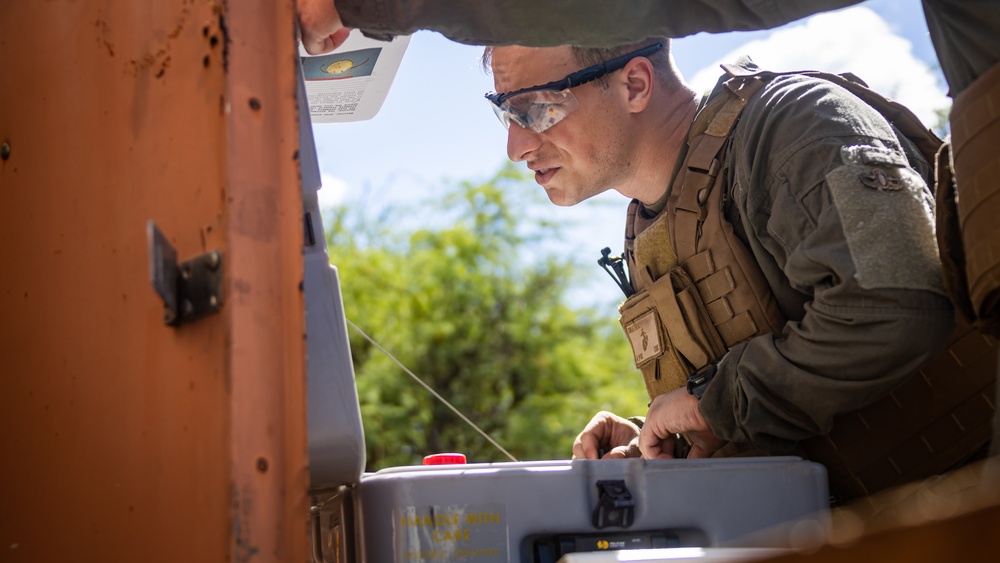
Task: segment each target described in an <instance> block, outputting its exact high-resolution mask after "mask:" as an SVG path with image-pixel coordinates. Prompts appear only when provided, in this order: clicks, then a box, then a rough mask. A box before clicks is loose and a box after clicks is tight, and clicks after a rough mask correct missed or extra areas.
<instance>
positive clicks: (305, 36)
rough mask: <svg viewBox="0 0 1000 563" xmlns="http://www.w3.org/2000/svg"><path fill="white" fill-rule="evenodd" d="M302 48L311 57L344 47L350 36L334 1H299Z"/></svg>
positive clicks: (349, 31)
mask: <svg viewBox="0 0 1000 563" xmlns="http://www.w3.org/2000/svg"><path fill="white" fill-rule="evenodd" d="M298 4H299V25H300V27H301V28H302V46H303V47H305V50H306V52H307V53H309V54H310V55H321V54H323V53H329V52H330V51H332V50H334V49H336V48H337V47H340V46H341V45H343V43H344V41H346V40H347V36H348V35H350V33H351V30H350V28H347V27H344V24H343V22H341V21H340V14H339V13H338V12H337V7H336V6H335V5H334V0H298Z"/></svg>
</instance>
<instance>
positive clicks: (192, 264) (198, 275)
mask: <svg viewBox="0 0 1000 563" xmlns="http://www.w3.org/2000/svg"><path fill="white" fill-rule="evenodd" d="M146 236H147V238H148V242H149V276H150V281H151V282H152V284H153V289H155V290H156V293H158V294H160V297H161V298H162V299H163V322H164V323H165V324H168V325H171V326H179V325H181V324H184V323H186V322H188V321H192V320H194V319H197V318H198V317H201V316H203V315H207V314H209V313H212V312H214V311H218V310H219V307H221V306H222V251H221V250H218V249H216V250H212V251H211V252H206V253H205V254H201V255H199V256H195V257H194V258H192V259H190V260H185V261H184V262H181V263H180V264H178V263H177V251H176V250H175V249H174V246H173V245H172V244H170V241H169V240H167V237H166V236H164V235H163V232H161V231H160V229H159V228H158V227H157V226H156V223H154V222H153V221H152V220H150V221H149V223H147V224H146Z"/></svg>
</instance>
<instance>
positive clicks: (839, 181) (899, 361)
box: [700, 76, 954, 453]
mask: <svg viewBox="0 0 1000 563" xmlns="http://www.w3.org/2000/svg"><path fill="white" fill-rule="evenodd" d="M729 174H730V178H731V181H732V182H733V187H732V193H733V203H734V207H735V208H736V209H738V217H737V219H736V221H735V222H736V227H737V230H738V231H742V233H743V235H744V239H745V240H746V241H747V242H748V245H749V247H750V249H751V250H752V252H753V253H754V255H755V257H756V258H757V260H758V261H759V262H760V264H761V267H762V269H763V271H764V273H765V276H766V277H767V279H768V282H769V283H770V285H771V286H772V289H773V291H774V293H775V295H776V297H777V298H778V302H779V304H780V306H781V308H782V310H783V312H784V313H785V315H786V318H788V319H790V320H789V322H788V323H787V325H786V326H785V328H784V330H783V332H782V334H780V335H779V334H774V335H766V336H761V337H757V338H754V339H752V340H750V341H748V342H745V343H743V344H740V345H738V346H736V347H734V348H733V349H731V350H730V351H729V353H728V354H727V355H726V356H725V357H724V358H723V360H722V361H721V362H720V364H719V369H718V373H717V375H716V378H715V379H714V380H713V382H712V384H711V385H709V387H708V389H707V390H706V393H705V395H704V397H703V398H702V401H701V403H700V410H701V412H702V414H703V415H704V417H705V419H706V421H707V422H708V423H709V425H710V426H711V428H712V429H713V431H714V432H715V433H716V434H717V435H718V436H719V437H720V438H724V439H727V440H730V441H738V442H752V443H753V444H754V445H756V446H757V447H759V448H762V449H764V450H766V451H769V452H774V453H780V452H784V451H788V450H789V449H790V448H792V447H794V445H795V443H796V442H797V441H799V440H801V439H804V438H807V437H810V436H813V435H817V434H824V433H827V432H829V430H830V429H831V427H832V425H833V420H834V418H835V417H836V416H837V415H839V414H843V413H846V412H850V411H853V410H856V409H858V408H861V407H863V406H865V405H867V404H870V403H872V402H874V401H875V400H876V399H878V398H879V397H881V396H883V395H885V394H886V393H888V392H889V391H890V390H892V388H893V387H895V386H896V385H898V384H899V383H901V382H902V381H903V380H905V379H906V377H907V376H909V375H910V374H912V373H914V372H915V371H916V369H917V368H918V367H920V366H921V365H922V364H923V363H925V362H926V361H927V360H929V359H930V358H932V357H933V356H934V355H936V354H937V353H939V352H940V351H941V350H942V349H943V347H944V344H945V341H946V339H947V337H948V335H949V334H950V333H951V331H952V329H953V327H954V320H953V319H954V313H953V310H952V308H951V305H950V302H949V301H948V299H947V298H946V297H945V294H944V291H943V289H942V286H941V272H940V261H939V258H938V254H937V246H936V243H935V237H934V223H933V201H932V199H931V195H930V190H929V189H928V188H927V185H926V183H925V180H924V178H922V177H921V176H920V175H919V174H918V173H917V172H915V171H914V170H913V169H912V168H911V167H910V166H909V165H908V161H907V158H906V156H905V154H904V151H903V150H902V148H901V145H900V143H899V141H898V140H897V138H896V137H895V134H894V132H893V129H892V128H891V126H890V125H889V124H888V123H887V122H886V121H885V119H884V118H882V116H881V115H880V114H878V113H877V112H875V111H874V110H873V109H871V108H870V107H868V106H866V105H865V104H864V103H862V102H861V101H860V100H858V99H857V98H855V97H853V96H852V95H851V94H849V93H847V92H846V91H845V90H843V89H841V88H840V87H838V86H835V85H833V84H829V83H826V82H823V81H820V80H816V79H807V78H803V77H794V76H791V77H782V78H778V79H775V80H774V81H772V82H771V84H769V85H768V86H767V87H766V88H765V89H764V91H763V92H762V94H761V95H760V97H759V98H758V99H756V100H755V101H753V102H751V104H750V105H749V106H748V107H747V110H746V111H745V112H744V114H743V116H742V117H741V121H740V123H739V125H738V126H737V130H736V134H735V137H734V140H733V145H732V153H731V155H730V159H729Z"/></svg>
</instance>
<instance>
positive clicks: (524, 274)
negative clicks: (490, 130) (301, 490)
mask: <svg viewBox="0 0 1000 563" xmlns="http://www.w3.org/2000/svg"><path fill="white" fill-rule="evenodd" d="M533 194H536V189H535V188H534V187H533V186H529V185H527V183H526V180H525V178H524V177H523V176H521V175H520V174H519V173H518V172H516V171H514V169H513V168H511V167H507V168H504V169H502V170H501V171H500V172H499V173H498V174H497V175H496V176H495V177H494V178H493V179H492V180H491V181H489V182H486V183H483V184H474V183H469V182H464V183H460V184H459V185H457V186H455V187H453V188H451V189H450V190H449V191H448V193H447V194H446V196H445V197H444V198H443V202H442V203H432V202H426V203H422V204H420V205H418V206H417V207H416V208H414V209H406V208H401V207H400V208H392V207H388V208H386V209H385V212H384V213H382V215H381V216H380V217H379V219H378V220H377V221H374V222H366V221H364V220H363V219H362V218H360V217H361V215H362V214H361V213H358V212H357V211H355V210H352V209H350V208H347V207H343V208H339V209H337V210H335V212H334V214H333V216H332V217H331V218H330V219H332V221H329V223H330V226H329V228H328V232H329V235H328V237H329V241H328V242H329V249H330V255H331V261H332V262H333V263H334V264H335V265H336V266H337V268H338V270H339V272H340V278H341V284H342V291H343V294H344V304H345V309H346V312H347V316H348V318H349V319H351V320H352V322H354V323H355V324H356V325H358V326H359V327H360V328H361V329H362V330H365V331H366V332H367V333H368V334H370V335H371V336H372V337H373V338H374V339H375V340H376V341H378V342H379V343H380V344H381V345H382V346H384V347H385V348H386V349H387V350H388V351H390V352H391V353H392V354H393V355H395V356H396V357H397V358H398V359H399V360H400V361H401V362H402V363H403V364H405V365H406V366H408V367H409V368H410V369H411V370H412V371H413V372H414V373H415V374H416V375H417V376H418V377H420V378H422V379H423V380H424V381H425V382H426V383H428V384H429V385H430V386H431V387H432V388H433V389H435V390H436V391H437V392H438V393H439V394H441V395H442V396H444V397H445V398H446V399H447V400H448V401H450V402H451V403H452V404H454V405H455V407H457V408H458V409H459V410H460V411H461V412H462V413H464V414H465V415H466V416H468V417H469V418H470V419H471V420H472V421H473V422H475V423H476V424H477V425H478V426H479V427H481V428H482V429H483V430H485V431H486V432H487V433H488V434H489V435H490V436H492V437H493V438H494V439H495V440H497V441H498V442H499V443H500V444H502V445H503V446H504V447H505V448H506V449H507V450H509V451H510V452H511V453H512V454H513V455H514V456H516V457H517V458H518V459H521V460H525V459H555V458H566V457H568V456H569V455H570V451H571V445H572V441H573V438H574V437H575V436H576V434H577V433H578V432H579V430H580V429H582V428H583V425H584V424H586V422H587V421H588V420H589V419H590V417H591V416H592V415H593V414H594V413H595V412H597V411H598V410H601V409H605V410H613V411H616V412H620V413H622V414H624V415H631V414H642V413H644V412H645V404H646V398H645V391H644V388H643V385H642V381H641V377H640V376H639V375H638V372H636V370H635V369H634V367H633V366H632V359H631V353H630V351H629V349H628V345H627V344H626V342H625V338H624V336H623V335H621V334H620V328H619V327H618V323H617V322H616V320H615V318H614V317H613V311H606V312H603V313H602V314H598V313H597V312H596V311H594V310H592V309H588V308H585V307H573V306H572V305H571V304H567V303H566V302H565V297H564V296H565V292H566V289H567V288H568V287H570V286H571V285H572V284H573V283H574V281H575V278H576V277H577V272H576V271H575V266H573V265H572V261H571V260H568V259H564V258H562V257H557V256H551V255H545V254H544V253H543V252H541V251H540V250H539V249H540V248H542V247H543V246H544V245H543V244H541V241H542V240H543V239H544V237H558V236H559V226H558V225H553V224H550V223H548V222H546V221H545V220H543V219H540V218H537V217H531V215H530V213H531V212H532V211H535V212H537V211H538V210H539V209H544V208H543V207H542V204H541V203H540V202H539V200H538V199H532V195H533ZM536 195H537V194H536ZM545 205H547V203H546V204H545ZM414 217H417V218H419V220H418V221H416V223H417V224H419V225H420V226H419V227H417V228H412V229H406V228H405V227H404V225H405V224H406V223H407V222H408V221H410V222H413V221H412V219H413V218H414ZM435 223H436V224H435ZM351 348H352V355H353V359H354V367H355V372H356V378H357V384H358V393H359V398H360V402H361V412H362V419H363V421H364V425H365V439H366V442H367V455H368V469H369V470H377V469H380V468H384V467H389V466H396V465H409V464H416V463H420V459H421V458H422V457H423V456H424V455H426V454H430V453H437V452H447V451H458V452H463V453H465V454H466V455H467V456H468V457H469V460H470V461H474V462H485V461H503V460H505V459H506V458H505V456H504V455H503V454H502V453H501V452H499V451H498V450H497V449H495V448H493V446H491V445H490V444H489V443H488V441H487V440H486V439H484V438H483V437H482V436H480V435H479V434H478V433H476V432H475V431H474V430H473V429H472V428H470V427H469V426H467V425H466V424H465V423H464V422H462V421H461V420H460V419H459V417H458V416H456V415H455V414H454V413H453V412H452V411H450V410H449V409H448V408H447V407H446V406H444V405H443V404H441V403H440V402H439V401H437V400H435V399H434V398H433V397H432V396H431V395H430V393H428V392H427V391H426V390H425V389H423V388H422V387H420V386H419V385H418V384H417V383H416V382H414V381H413V380H412V379H410V378H409V377H408V376H407V375H406V374H405V373H404V372H403V371H402V370H401V369H400V368H399V367H398V366H397V365H396V364H395V363H393V362H392V360H390V359H389V358H388V357H386V355H384V354H383V353H382V352H381V351H379V350H377V349H376V348H375V347H374V346H373V345H372V344H371V343H369V342H368V341H367V340H365V339H364V338H363V337H361V336H360V335H359V334H358V333H357V332H356V331H353V330H352V331H351Z"/></svg>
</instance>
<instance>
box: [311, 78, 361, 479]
mask: <svg viewBox="0 0 1000 563" xmlns="http://www.w3.org/2000/svg"><path fill="white" fill-rule="evenodd" d="M298 101H299V166H300V168H301V171H302V207H303V209H304V211H305V217H307V218H308V219H307V220H306V224H305V231H304V233H305V239H306V240H305V251H304V258H305V280H304V282H303V290H304V291H305V301H306V354H307V359H308V363H307V365H308V383H307V393H308V413H309V414H308V432H309V480H310V489H311V490H319V489H328V488H331V487H336V486H338V485H348V484H352V483H357V482H358V480H359V479H360V478H361V473H362V472H363V471H364V467H365V437H364V430H363V428H362V426H361V407H360V405H359V404H358V390H357V387H356V385H355V383H354V366H353V364H352V362H351V347H350V343H349V341H348V339H347V324H346V317H345V316H344V303H343V301H342V298H341V295H340V280H339V278H338V276H337V270H336V268H334V267H333V266H331V265H330V257H329V256H328V255H327V251H326V235H325V234H324V232H323V218H322V216H321V215H320V210H319V199H318V197H317V195H316V192H317V191H318V190H319V189H320V173H319V162H318V161H317V159H316V145H315V142H314V140H313V135H312V122H311V121H310V120H309V105H308V104H307V103H306V99H305V84H304V83H303V81H302V76H301V69H300V71H299V85H298Z"/></svg>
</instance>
